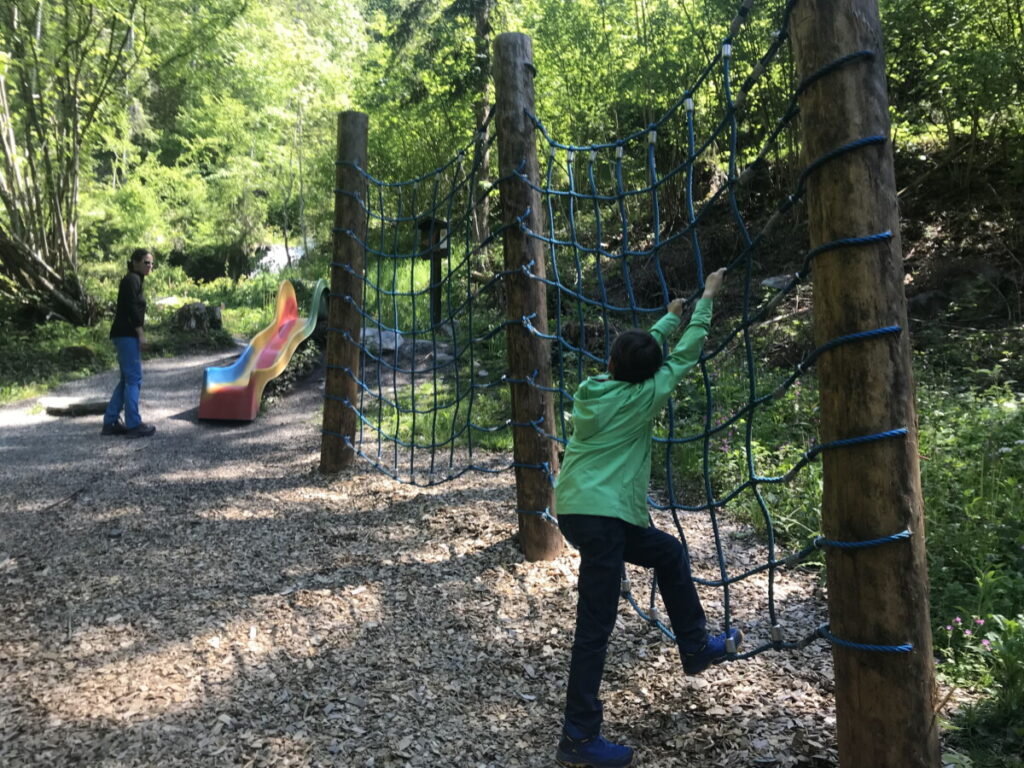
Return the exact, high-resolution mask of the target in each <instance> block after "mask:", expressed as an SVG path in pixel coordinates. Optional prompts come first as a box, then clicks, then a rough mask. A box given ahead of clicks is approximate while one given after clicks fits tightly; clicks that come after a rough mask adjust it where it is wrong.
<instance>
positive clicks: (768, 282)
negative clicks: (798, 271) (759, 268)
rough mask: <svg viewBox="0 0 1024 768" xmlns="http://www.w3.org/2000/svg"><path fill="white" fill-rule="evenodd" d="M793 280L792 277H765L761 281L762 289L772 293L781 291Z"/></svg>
mask: <svg viewBox="0 0 1024 768" xmlns="http://www.w3.org/2000/svg"><path fill="white" fill-rule="evenodd" d="M792 279H793V275H776V276H775V277H766V278H765V279H764V280H762V281H761V287H762V288H768V289H769V290H772V291H781V290H782V289H783V288H785V287H786V286H787V285H789V283H790V281H791V280H792Z"/></svg>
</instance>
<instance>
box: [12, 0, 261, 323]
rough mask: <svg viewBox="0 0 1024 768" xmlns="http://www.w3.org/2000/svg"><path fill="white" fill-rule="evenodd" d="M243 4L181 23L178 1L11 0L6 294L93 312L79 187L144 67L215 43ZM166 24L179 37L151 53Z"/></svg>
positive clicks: (71, 315) (212, 7)
mask: <svg viewBox="0 0 1024 768" xmlns="http://www.w3.org/2000/svg"><path fill="white" fill-rule="evenodd" d="M242 7H243V6H241V5H238V4H237V3H235V2H232V0H226V4H225V5H224V6H223V7H221V6H219V5H217V4H207V5H204V6H203V7H202V8H201V9H194V10H196V12H195V13H193V14H191V15H189V16H187V17H186V18H187V19H188V21H187V22H182V21H181V19H182V18H183V17H182V15H181V11H182V6H181V5H180V4H178V3H161V4H159V5H158V4H156V3H155V0H126V2H114V1H113V0H89V1H88V2H81V3H63V2H54V0H12V2H11V3H10V4H9V5H8V10H7V12H6V13H5V14H4V15H3V16H2V17H0V148H2V158H3V165H2V167H0V199H2V202H3V214H4V215H3V217H0V292H2V295H4V296H5V297H6V298H8V299H12V300H13V301H14V302H16V303H19V304H29V305H36V306H38V307H40V308H44V309H45V310H46V311H48V312H49V313H51V314H54V315H56V316H58V317H61V318H63V319H65V320H67V321H69V322H72V323H75V324H88V323H91V322H93V321H95V320H96V319H97V317H98V308H97V306H96V303H95V302H94V301H93V300H92V299H91V298H90V296H89V295H88V294H87V293H86V291H85V289H84V288H83V285H82V282H81V279H80V275H79V252H78V250H79V224H80V208H79V203H80V200H79V196H80V191H81V188H82V186H83V184H87V183H88V182H89V180H90V175H91V174H90V171H91V170H93V169H92V161H93V160H94V159H95V155H94V153H95V152H97V151H98V150H99V149H101V148H103V147H104V143H105V140H106V143H107V145H108V148H109V145H110V144H111V142H110V139H111V138H112V137H115V136H117V135H119V131H118V130H117V124H118V123H119V122H120V123H121V124H122V126H124V125H126V124H125V123H124V122H123V120H124V111H125V110H126V109H127V110H129V111H130V110H132V109H133V108H134V102H133V98H132V90H133V89H135V88H138V87H139V86H140V85H141V84H143V83H144V82H145V71H146V69H147V68H149V67H155V68H159V67H161V66H167V65H169V64H171V63H172V62H174V61H176V60H178V59H180V58H182V57H183V56H185V55H187V53H188V52H189V51H190V50H192V49H193V48H194V47H195V46H198V45H200V44H202V43H206V42H209V40H210V38H211V35H213V34H214V33H215V31H216V30H218V29H220V28H221V27H222V25H223V24H225V23H227V22H228V21H230V20H231V19H232V18H234V16H235V15H236V14H237V13H238V12H239V11H240V10H241V8H242ZM174 12H177V13H178V16H177V17H175V15H174ZM171 21H175V22H177V25H176V30H175V31H176V34H175V36H174V39H175V42H174V43H173V45H169V46H168V47H167V48H166V49H165V53H164V56H163V58H162V60H155V59H154V58H153V57H152V56H151V50H150V47H149V46H150V38H151V37H152V36H153V35H154V34H158V33H160V32H161V31H163V32H167V31H169V26H168V25H169V23H170V22H171ZM186 25H187V26H186ZM183 26H184V27H185V28H183ZM136 77H138V78H140V79H135V78H136ZM106 129H110V130H106ZM111 131H112V132H111ZM122 135H123V134H122ZM121 148H123V142H122V147H121ZM113 154H114V157H113V158H112V163H111V173H112V174H113V176H114V178H117V174H118V173H119V171H118V170H117V162H116V157H117V153H116V152H115V153H113Z"/></svg>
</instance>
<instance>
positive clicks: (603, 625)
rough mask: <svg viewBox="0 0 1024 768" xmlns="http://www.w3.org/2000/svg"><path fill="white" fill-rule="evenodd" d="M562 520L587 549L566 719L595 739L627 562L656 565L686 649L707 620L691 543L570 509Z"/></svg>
mask: <svg viewBox="0 0 1024 768" xmlns="http://www.w3.org/2000/svg"><path fill="white" fill-rule="evenodd" d="M558 525H559V527H560V528H561V529H562V533H563V535H564V536H565V538H566V539H567V540H568V541H569V543H570V544H572V545H573V546H574V547H576V549H578V550H579V551H580V578H579V601H578V603H577V606H576V635H575V637H574V639H573V644H572V661H571V662H570V664H569V686H568V692H567V694H566V701H565V721H566V727H567V728H568V729H569V730H571V732H573V733H574V734H580V735H582V736H584V737H588V738H589V737H591V736H596V735H597V734H599V733H600V732H601V721H602V708H601V700H600V699H599V698H598V692H599V690H600V687H601V676H602V675H603V674H604V660H605V655H606V653H607V651H608V639H609V637H611V634H612V629H614V628H615V617H616V616H617V615H618V608H619V597H620V595H621V591H622V568H623V563H633V564H635V565H639V566H642V567H645V568H653V569H654V573H655V575H656V576H657V578H658V588H659V589H660V591H661V599H662V601H663V602H664V604H665V610H666V611H667V613H668V617H669V621H670V622H671V624H672V631H673V633H675V636H676V642H677V643H678V645H679V650H680V652H681V653H689V652H693V651H697V650H700V648H701V647H703V645H704V643H705V641H706V639H707V629H706V624H707V621H706V619H705V616H704V608H703V606H701V604H700V597H698V595H697V589H696V587H694V584H693V577H692V576H691V575H690V561H689V559H688V558H687V556H686V549H685V547H683V545H682V543H681V542H680V541H679V540H678V539H677V538H676V537H675V536H672V535H670V534H668V533H665V532H664V531H659V530H658V529H656V528H640V527H638V526H635V525H631V524H629V523H627V522H625V521H624V520H620V519H618V518H615V517H598V516H596V515H565V516H562V517H559V518H558Z"/></svg>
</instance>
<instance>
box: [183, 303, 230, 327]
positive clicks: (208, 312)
mask: <svg viewBox="0 0 1024 768" xmlns="http://www.w3.org/2000/svg"><path fill="white" fill-rule="evenodd" d="M172 322H173V324H174V327H175V328H178V329H180V330H182V331H200V332H204V333H205V332H207V331H218V330H220V329H221V328H223V327H224V323H223V320H222V319H221V307H213V306H210V305H208V304H203V303H202V302H201V301H193V302H192V303H191V304H186V305H185V306H183V307H182V308H181V309H179V310H178V311H177V312H175V313H174V318H173V320H172Z"/></svg>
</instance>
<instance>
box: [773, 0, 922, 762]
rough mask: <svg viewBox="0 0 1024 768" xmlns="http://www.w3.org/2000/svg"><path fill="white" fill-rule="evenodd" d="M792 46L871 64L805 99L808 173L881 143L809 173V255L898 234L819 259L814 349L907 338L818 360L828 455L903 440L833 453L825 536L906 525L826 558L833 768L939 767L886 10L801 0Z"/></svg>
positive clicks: (801, 62) (823, 57) (856, 0)
mask: <svg viewBox="0 0 1024 768" xmlns="http://www.w3.org/2000/svg"><path fill="white" fill-rule="evenodd" d="M791 36H792V40H793V50H794V55H795V59H796V63H797V69H798V73H799V76H800V78H801V79H805V78H807V77H809V76H810V75H812V74H814V73H816V72H818V71H819V70H820V69H822V68H823V67H825V66H826V65H828V64H829V63H831V62H833V61H835V60H837V59H839V58H841V57H843V56H845V55H847V54H850V53H853V52H856V51H860V50H870V51H872V52H873V54H874V56H873V57H872V58H871V59H867V60H865V59H861V60H857V61H855V62H853V63H848V64H847V65H845V66H843V67H840V68H839V69H838V70H836V71H834V72H832V73H830V74H827V75H826V76H824V77H823V78H822V79H821V80H819V81H817V82H815V83H813V84H812V85H810V87H808V88H807V89H806V90H805V91H804V92H803V94H802V95H801V97H800V116H801V129H802V132H803V136H804V142H805V144H804V151H805V153H806V154H805V161H806V163H807V164H809V163H811V162H814V161H815V160H817V159H819V158H823V157H825V156H827V155H829V153H831V152H833V151H834V150H836V149H838V148H840V147H844V146H847V145H849V144H851V143H853V142H855V141H856V140H858V139H868V138H871V137H876V136H877V137H883V138H884V139H885V141H883V142H877V143H872V144H866V145H864V146H860V147H858V148H856V149H852V150H850V151H847V152H845V153H841V154H838V155H837V156H835V157H834V158H833V159H831V160H829V161H828V162H825V163H824V164H823V165H821V166H820V167H818V168H817V169H816V170H814V171H813V172H812V173H811V174H810V176H809V177H808V180H807V207H808V215H809V220H810V228H811V246H812V247H818V246H820V245H822V244H825V243H830V242H834V241H837V240H841V239H844V238H849V237H857V236H864V235H872V234H879V233H883V232H886V231H888V232H891V233H893V236H892V238H891V239H879V240H878V241H876V242H874V243H871V244H869V245H863V246H857V247H844V248H842V249H839V250H831V251H829V250H826V251H823V252H822V253H820V254H819V255H818V256H817V257H816V260H815V262H814V265H813V276H814V320H815V337H816V339H815V340H816V343H817V344H819V345H822V344H825V343H826V342H828V341H831V340H833V339H836V338H839V337H842V336H845V335H848V334H852V333H856V332H861V331H870V330H876V329H879V328H883V327H888V326H899V327H900V328H901V329H903V330H902V332H901V333H899V334H887V335H882V336H878V337H874V338H871V339H869V340H866V341H860V342H857V343H850V344H843V345H840V346H837V347H835V348H833V349H831V350H829V351H828V352H827V353H825V354H824V355H823V356H822V358H821V361H820V362H819V363H818V371H819V382H820V388H821V426H820V430H821V441H822V444H823V445H827V444H829V443H832V442H834V441H837V440H846V439H852V438H858V437H867V436H872V435H881V434H883V433H887V432H890V431H895V430H898V429H900V428H906V430H907V434H906V435H905V436H897V437H890V438H887V439H876V440H872V441H870V442H862V443H858V444H853V445H846V446H844V447H834V448H832V449H829V450H825V451H824V453H823V460H822V463H823V473H824V494H823V499H822V517H823V523H822V525H823V531H824V533H825V536H826V537H827V538H828V539H831V540H834V541H837V542H849V543H855V542H864V541H871V540H874V539H879V538H884V537H887V536H891V535H893V534H897V533H899V532H901V531H903V530H905V529H909V530H910V531H911V534H912V535H911V537H910V538H909V539H907V540H898V541H891V542H889V543H885V544H882V545H881V546H874V547H870V548H863V549H841V548H837V547H833V548H831V549H829V550H828V558H827V559H828V600H829V616H830V631H831V634H832V635H833V637H834V638H836V640H835V641H834V642H833V651H832V654H833V659H834V662H835V678H836V713H837V720H838V725H837V728H838V738H839V763H840V765H841V766H843V767H844V768H860V767H861V766H863V768H879V766H899V767H900V768H934V766H938V765H939V750H938V732H937V727H936V720H935V715H934V711H933V694H934V670H933V658H932V641H931V630H930V618H929V612H928V578H927V577H928V572H927V562H926V559H925V531H924V509H923V503H922V499H921V485H920V473H919V467H918V454H917V450H918V447H917V419H916V414H915V408H914V382H913V376H912V372H911V358H910V343H909V338H908V333H907V330H906V329H907V313H906V301H905V298H904V293H903V264H902V258H901V253H900V238H899V231H900V225H899V212H898V206H897V201H896V183H895V174H894V172H893V158H892V147H891V144H890V143H889V141H888V136H889V117H888V97H887V94H886V81H885V61H884V55H883V48H882V34H881V24H880V22H879V18H878V8H877V6H876V4H875V0H842V1H841V2H837V1H836V0H802V2H800V3H798V4H797V5H796V7H795V9H794V12H793V16H792V20H791ZM844 641H846V642H849V643H855V644H859V645H860V646H865V645H876V646H892V647H895V646H901V645H904V644H906V643H908V642H909V643H910V644H912V646H913V648H912V650H911V651H910V652H909V653H899V652H879V651H873V650H870V649H867V648H864V647H855V646H852V645H844V644H843V642H844Z"/></svg>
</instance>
